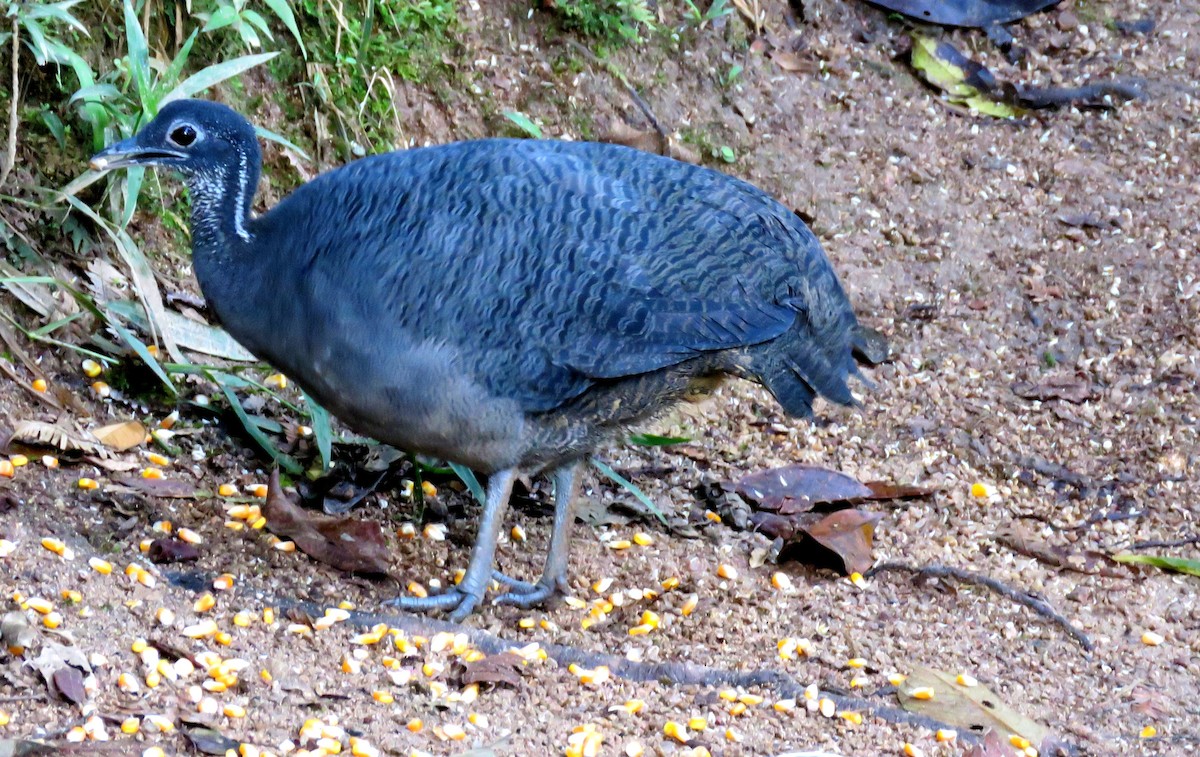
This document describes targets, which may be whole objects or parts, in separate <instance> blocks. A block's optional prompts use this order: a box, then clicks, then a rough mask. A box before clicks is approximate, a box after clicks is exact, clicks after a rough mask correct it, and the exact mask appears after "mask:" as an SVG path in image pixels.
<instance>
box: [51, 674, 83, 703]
mask: <svg viewBox="0 0 1200 757" xmlns="http://www.w3.org/2000/svg"><path fill="white" fill-rule="evenodd" d="M50 689H51V690H52V691H55V692H58V694H59V696H61V697H62V698H63V699H65V700H67V701H68V702H70V703H71V704H83V703H84V702H86V701H87V699H88V695H87V692H86V691H85V690H84V688H83V673H81V672H79V671H78V670H77V669H75V668H73V667H71V666H70V665H64V666H63V667H61V668H59V669H58V670H56V671H54V672H53V673H52V674H50Z"/></svg>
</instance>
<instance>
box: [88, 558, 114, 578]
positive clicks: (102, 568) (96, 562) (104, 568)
mask: <svg viewBox="0 0 1200 757" xmlns="http://www.w3.org/2000/svg"><path fill="white" fill-rule="evenodd" d="M88 565H89V566H91V568H92V570H94V571H96V572H97V573H99V574H100V575H102V576H107V575H109V574H110V573H112V571H113V566H112V563H110V562H109V561H108V560H101V559H100V558H99V557H92V558H89V559H88Z"/></svg>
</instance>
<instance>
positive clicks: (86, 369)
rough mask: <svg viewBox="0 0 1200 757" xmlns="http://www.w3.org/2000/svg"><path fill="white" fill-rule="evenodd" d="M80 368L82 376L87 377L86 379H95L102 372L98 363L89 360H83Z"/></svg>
mask: <svg viewBox="0 0 1200 757" xmlns="http://www.w3.org/2000/svg"><path fill="white" fill-rule="evenodd" d="M81 367H82V368H83V375H85V376H87V377H88V378H96V377H97V376H99V375H100V373H101V372H102V371H103V370H104V368H103V367H102V366H101V365H100V364H99V363H97V362H96V361H95V360H92V359H91V358H87V359H86V360H84V361H83V363H81Z"/></svg>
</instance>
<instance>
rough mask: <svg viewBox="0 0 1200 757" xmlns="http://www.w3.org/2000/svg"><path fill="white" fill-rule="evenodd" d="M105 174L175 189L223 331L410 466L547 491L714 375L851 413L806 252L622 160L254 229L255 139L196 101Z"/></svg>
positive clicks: (690, 185)
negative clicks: (138, 172) (539, 483)
mask: <svg viewBox="0 0 1200 757" xmlns="http://www.w3.org/2000/svg"><path fill="white" fill-rule="evenodd" d="M185 127H186V128H187V129H191V130H193V132H194V133H195V135H196V136H195V139H194V141H191V142H189V144H186V145H181V144H179V142H180V141H188V140H187V139H175V138H176V137H180V136H181V135H182V136H183V137H185V138H186V137H187V136H188V133H187V132H184V131H181V129H183V128H185ZM130 155H136V156H137V159H133V158H130V157H128V156H130ZM95 162H96V164H97V165H101V166H103V167H114V166H117V165H130V164H141V163H156V164H164V165H172V166H175V167H177V168H179V169H180V170H181V171H182V172H183V173H184V174H185V177H186V179H187V183H188V185H189V188H190V192H191V196H192V203H193V210H192V230H193V253H194V261H195V270H196V276H197V279H198V280H199V282H200V286H201V289H202V290H203V293H204V295H205V298H206V299H207V300H208V303H209V305H210V307H211V308H212V309H213V311H214V312H215V313H216V315H217V317H218V318H219V319H220V321H221V323H222V324H223V325H224V327H225V328H226V329H227V330H228V331H229V332H230V333H231V334H232V335H233V336H234V337H235V338H236V339H237V340H238V341H240V342H241V343H242V344H244V345H245V346H246V347H247V348H248V349H249V350H250V351H251V352H253V353H254V354H255V355H257V356H259V357H260V358H263V359H264V360H266V361H268V362H270V363H271V364H273V365H274V366H276V367H278V368H279V369H280V370H282V371H284V372H285V373H286V374H288V375H289V376H291V377H293V378H294V379H295V380H296V381H297V383H299V384H300V385H301V386H302V387H304V389H305V390H306V391H307V392H309V393H310V394H311V395H312V396H313V397H315V398H316V399H317V400H318V401H319V402H321V404H322V405H324V406H326V407H327V408H328V409H329V410H330V411H332V412H333V413H334V414H335V415H337V416H338V417H339V418H341V419H342V420H343V421H344V422H345V423H346V424H347V425H348V426H350V427H351V428H353V429H355V430H357V431H359V432H361V433H365V434H368V435H370V436H373V437H375V438H377V439H380V440H382V441H385V442H388V443H390V444H393V445H395V446H397V447H399V448H401V449H405V450H409V451H415V452H424V453H427V454H431V455H436V456H438V457H442V458H445V459H448V460H452V461H455V462H459V463H463V464H465V465H467V466H469V467H471V468H474V469H476V470H478V471H481V472H483V473H496V472H499V471H507V470H517V471H522V472H527V473H533V472H538V471H541V470H544V469H556V470H557V469H561V468H564V467H566V466H571V465H573V463H574V461H576V460H578V459H580V458H581V457H584V456H586V455H587V454H588V453H589V452H590V451H591V450H592V449H594V448H595V446H596V445H597V444H600V443H602V442H603V441H605V440H606V439H610V438H612V437H614V436H615V435H617V434H618V433H620V432H621V431H623V430H624V429H625V428H627V427H628V426H629V425H631V424H635V423H637V422H638V421H641V420H644V419H646V418H648V417H650V416H653V415H654V414H655V413H657V412H660V411H661V410H662V409H663V408H664V407H666V406H668V405H670V404H671V403H674V402H676V401H678V400H680V399H681V398H683V397H684V396H685V395H687V394H689V393H690V392H691V391H692V390H693V389H695V388H696V386H697V383H698V382H702V381H704V380H706V379H709V378H713V377H717V376H720V375H724V374H731V375H736V376H742V377H746V378H749V379H752V380H756V381H759V382H761V383H762V384H764V385H765V386H766V387H767V388H768V389H769V390H770V391H771V392H772V393H773V394H774V396H775V397H776V399H778V400H779V402H780V404H781V405H782V406H783V407H784V409H785V410H786V411H787V412H788V413H790V414H792V415H795V416H807V415H809V414H810V413H811V408H812V401H813V399H814V397H815V396H816V395H821V396H824V397H826V398H828V399H830V400H833V401H835V402H839V403H851V402H852V401H853V397H852V395H851V392H850V389H849V386H848V385H847V379H848V377H849V376H851V375H854V374H856V373H857V369H856V367H855V362H854V359H853V356H852V348H853V346H854V340H855V335H856V333H857V321H856V319H855V316H854V314H853V311H852V310H851V307H850V304H849V302H848V300H847V298H846V295H845V293H844V292H843V290H842V287H841V285H840V284H839V282H838V279H837V276H836V275H835V273H834V271H833V269H832V267H831V266H830V263H829V261H828V259H827V258H826V257H825V254H824V253H823V252H822V250H821V247H820V245H819V244H818V242H817V240H816V238H815V237H814V236H813V234H812V233H811V232H810V231H809V229H808V228H807V227H806V226H805V225H804V224H803V223H802V222H801V221H800V219H799V218H797V217H796V216H795V214H793V213H791V212H789V211H788V210H787V209H786V208H785V207H783V206H782V205H780V204H779V203H778V202H776V201H775V200H773V199H772V198H771V197H769V196H768V195H766V194H765V193H764V192H762V191H761V190H759V189H757V188H756V187H754V186H751V185H750V184H747V183H745V182H742V181H739V180H737V179H734V178H731V177H729V176H726V175H724V174H721V173H719V172H716V171H712V170H709V169H706V168H701V167H697V166H693V165H689V164H686V163H681V162H678V161H674V160H671V159H668V158H664V157H659V156H655V155H650V154H646V153H643V152H639V151H635V150H632V149H629V148H626V147H621V146H616V145H608V144H594V143H579V142H559V141H542V140H538V141H532V140H506V139H493V140H481V141H474V142H461V143H456V144H450V145H445V146H441V147H427V148H419V149H412V150H404V151H398V152H393V153H388V154H386V155H379V156H375V157H369V158H364V159H362V160H359V161H356V162H354V163H351V164H349V165H347V166H345V167H342V168H339V169H337V170H334V171H330V172H328V173H325V174H323V175H321V176H319V177H317V178H316V179H314V180H313V181H310V182H308V183H307V184H305V185H303V186H301V187H300V188H299V189H297V190H296V191H295V192H293V193H292V194H291V195H290V196H288V197H287V198H286V199H284V200H283V201H282V202H280V203H279V204H278V205H277V206H276V207H275V208H273V209H271V210H270V211H268V212H267V213H266V214H264V215H262V216H260V217H257V218H254V217H251V216H250V214H249V207H250V203H251V200H252V198H253V195H254V190H255V188H256V186H257V182H258V172H259V164H260V156H259V151H258V145H257V140H256V138H255V135H254V132H253V129H252V127H251V126H250V125H249V124H248V123H247V122H246V121H245V120H244V119H242V117H241V116H239V115H238V114H236V113H235V112H233V111H232V110H229V109H228V108H225V107H224V106H221V105H218V104H215V103H208V102H200V101H181V102H174V103H171V104H169V105H167V106H166V107H164V108H163V110H162V112H161V113H160V114H159V115H158V117H157V118H155V119H154V120H153V121H152V122H151V123H150V124H148V125H147V126H146V128H145V129H144V130H143V131H142V132H140V133H139V134H138V135H137V136H136V137H134V138H133V139H131V140H126V141H125V142H122V143H119V144H117V145H114V146H112V147H110V148H108V150H106V151H105V152H103V153H101V154H100V155H99V156H97V158H96V159H95Z"/></svg>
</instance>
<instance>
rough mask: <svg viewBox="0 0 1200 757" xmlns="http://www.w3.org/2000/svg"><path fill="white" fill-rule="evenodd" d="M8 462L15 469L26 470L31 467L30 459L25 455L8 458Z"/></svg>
mask: <svg viewBox="0 0 1200 757" xmlns="http://www.w3.org/2000/svg"><path fill="white" fill-rule="evenodd" d="M8 461H9V462H10V463H12V464H13V467H14V468H24V467H25V466H26V465H29V458H28V457H25V456H24V455H13V456H12V457H10V458H8Z"/></svg>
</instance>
